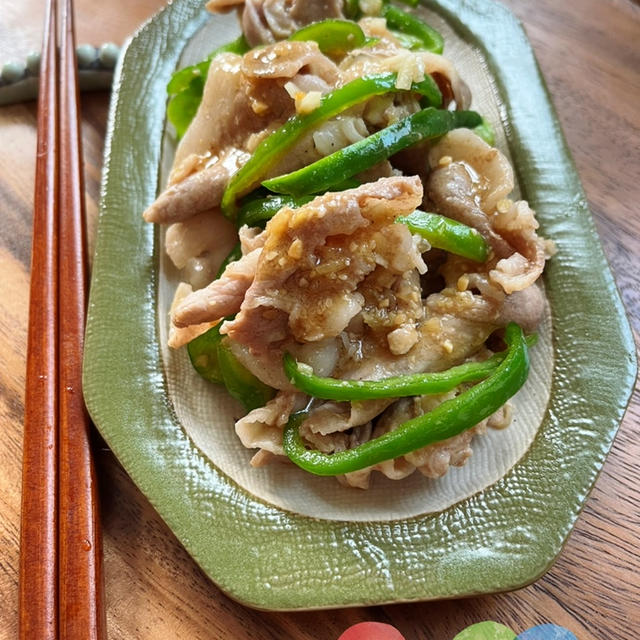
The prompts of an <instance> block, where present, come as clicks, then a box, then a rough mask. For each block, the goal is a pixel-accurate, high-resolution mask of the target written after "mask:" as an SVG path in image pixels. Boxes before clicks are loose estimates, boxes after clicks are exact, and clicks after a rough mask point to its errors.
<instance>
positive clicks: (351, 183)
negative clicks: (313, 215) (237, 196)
mask: <svg viewBox="0 0 640 640" xmlns="http://www.w3.org/2000/svg"><path fill="white" fill-rule="evenodd" d="M359 186H360V182H359V181H358V180H354V179H352V178H350V179H349V180H345V181H344V182H342V183H340V184H337V185H335V187H334V191H345V190H346V189H355V188H356V187H359ZM265 193H268V192H267V190H266V189H257V190H256V191H254V192H253V193H252V194H251V195H250V196H247V198H245V199H244V200H243V202H242V206H241V207H240V211H238V217H237V218H236V224H237V225H238V228H240V227H242V226H243V225H245V224H246V225H247V226H248V227H262V228H264V226H265V225H266V223H267V222H268V221H269V220H271V218H273V216H275V215H276V213H278V211H280V209H282V208H283V207H290V208H291V209H298V208H299V207H302V206H304V205H305V204H307V203H308V202H311V200H313V199H314V198H315V195H308V196H302V197H300V198H294V197H293V196H286V195H274V194H269V195H267V196H266V197H264V194H265ZM254 194H259V195H256V197H255V198H254V197H253V195H254Z"/></svg>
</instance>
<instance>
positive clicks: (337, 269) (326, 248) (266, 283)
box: [222, 177, 422, 355]
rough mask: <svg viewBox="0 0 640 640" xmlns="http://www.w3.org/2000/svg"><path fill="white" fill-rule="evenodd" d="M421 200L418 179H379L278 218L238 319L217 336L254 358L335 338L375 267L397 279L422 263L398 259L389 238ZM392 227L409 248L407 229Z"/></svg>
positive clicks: (356, 308) (412, 255) (407, 256)
mask: <svg viewBox="0 0 640 640" xmlns="http://www.w3.org/2000/svg"><path fill="white" fill-rule="evenodd" d="M421 197H422V185H421V183H420V181H419V179H418V178H406V177H397V178H382V179H380V180H378V181H377V182H374V183H367V184H364V185H362V186H361V187H358V188H357V189H351V190H348V191H342V192H339V193H327V194H325V195H324V196H319V197H317V198H315V199H314V200H313V201H311V202H310V203H309V204H307V205H305V206H303V207H301V208H299V209H295V210H293V209H289V208H284V209H282V210H281V211H279V212H278V213H277V214H276V216H274V217H273V218H272V219H271V220H270V221H269V223H268V225H267V228H266V242H265V245H264V248H263V250H262V254H261V256H260V260H259V263H258V269H257V272H256V277H255V279H254V282H253V284H252V285H251V287H250V289H249V290H248V291H247V295H246V296H245V299H244V302H243V303H242V307H241V310H240V313H239V314H238V315H237V317H236V318H235V320H233V321H232V322H229V323H226V324H225V326H224V327H223V329H222V331H223V332H225V333H228V335H229V337H230V338H231V339H232V340H235V341H236V342H239V343H241V344H244V345H246V346H247V347H249V348H250V349H251V351H252V352H253V353H254V354H256V355H257V354H261V353H262V354H264V353H266V352H268V351H269V350H270V348H271V346H272V345H273V344H274V343H277V342H279V341H281V340H283V338H284V337H286V336H288V335H291V336H292V337H293V338H294V339H295V340H297V341H299V342H312V341H318V340H323V339H325V338H327V337H332V336H337V335H338V334H339V333H340V332H341V331H342V330H343V329H344V328H345V327H346V326H347V325H348V324H349V322H350V320H351V319H352V318H353V317H354V316H355V315H357V314H358V313H359V312H360V310H361V309H362V307H363V305H364V297H363V296H362V294H360V293H358V291H357V287H358V284H359V283H360V282H361V281H362V280H363V279H364V278H365V277H366V276H367V275H368V274H369V273H371V272H372V271H373V270H374V269H375V268H376V266H377V265H379V264H384V265H385V266H387V267H388V269H389V270H390V271H391V272H393V273H396V274H402V273H405V272H406V271H410V270H411V269H413V268H415V267H416V265H417V264H421V263H422V260H421V258H420V255H419V254H418V253H417V252H416V251H415V250H414V251H413V252H409V253H402V252H399V251H398V232H397V231H396V230H395V229H394V232H393V233H391V232H390V228H391V227H392V226H393V224H394V221H395V219H396V217H397V216H399V215H404V214H407V213H410V212H411V211H413V210H414V209H415V208H416V206H417V205H418V204H419V203H420V201H421ZM398 228H399V229H400V230H403V231H404V232H405V233H406V235H407V237H408V245H410V246H411V247H413V243H412V241H411V234H410V233H409V231H408V229H406V228H405V227H402V226H400V225H398ZM265 326H268V331H265V330H264V327H265Z"/></svg>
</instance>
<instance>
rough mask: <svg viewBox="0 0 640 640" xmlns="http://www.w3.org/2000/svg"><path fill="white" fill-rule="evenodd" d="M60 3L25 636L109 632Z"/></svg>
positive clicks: (44, 130) (37, 331) (78, 180)
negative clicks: (85, 383)
mask: <svg viewBox="0 0 640 640" xmlns="http://www.w3.org/2000/svg"><path fill="white" fill-rule="evenodd" d="M62 2H63V7H62V33H61V45H60V54H59V57H60V60H59V62H58V60H57V54H58V51H57V10H58V7H57V3H56V0H49V4H48V9H47V17H46V24H45V37H44V41H43V56H42V66H41V73H40V100H39V105H38V157H37V160H36V188H35V210H34V231H33V249H32V267H31V273H32V280H31V292H30V295H31V301H30V316H29V333H28V337H29V341H28V350H27V387H26V396H25V432H24V443H25V444H24V459H23V498H22V527H21V552H20V609H19V610H20V637H21V638H22V639H24V640H26V639H27V638H28V639H31V638H37V639H38V640H49V639H52V640H53V639H55V638H65V639H70V640H74V639H76V638H77V639H78V640H94V639H95V640H99V639H101V638H103V637H104V635H105V619H104V606H103V589H102V584H103V582H102V553H101V540H100V527H99V519H98V509H97V503H98V501H97V488H96V481H95V470H94V467H93V461H92V456H91V447H90V426H91V425H90V421H89V418H88V415H87V412H86V409H85V406H84V401H83V398H82V378H81V372H82V350H83V337H84V325H85V313H86V303H87V288H88V274H87V260H86V242H85V227H84V181H83V176H82V149H81V132H80V113H79V108H78V89H77V72H76V69H77V67H76V56H75V37H74V25H73V6H72V0H62ZM58 86H59V87H60V88H59V91H58V90H57V87H58Z"/></svg>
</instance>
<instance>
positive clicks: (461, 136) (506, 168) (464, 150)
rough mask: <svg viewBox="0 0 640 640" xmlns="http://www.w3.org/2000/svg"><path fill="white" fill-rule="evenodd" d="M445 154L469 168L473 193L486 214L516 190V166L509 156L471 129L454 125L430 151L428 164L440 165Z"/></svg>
mask: <svg viewBox="0 0 640 640" xmlns="http://www.w3.org/2000/svg"><path fill="white" fill-rule="evenodd" d="M443 158H449V159H450V161H451V162H462V163H464V164H465V165H466V166H467V168H468V169H470V171H469V172H470V174H471V178H472V181H473V185H474V189H475V194H474V195H475V197H476V199H477V200H478V204H479V206H480V208H481V209H482V210H483V211H484V212H485V213H486V214H491V213H493V211H494V210H495V208H496V205H497V204H498V202H500V200H502V199H504V198H506V197H507V196H508V195H509V194H510V193H511V192H512V191H513V187H514V178H513V169H512V168H511V164H510V163H509V161H508V160H507V158H506V157H505V156H504V154H503V153H502V152H501V151H500V150H499V149H496V148H495V147H492V146H490V145H488V144H487V143H486V142H485V141H484V140H483V139H482V138H480V137H479V136H478V135H476V134H475V133H474V132H473V131H471V130H470V129H454V130H453V131H450V132H449V133H448V134H447V135H445V136H444V137H443V138H442V139H441V140H440V141H439V142H438V144H436V145H435V146H434V147H433V148H432V149H431V151H430V152H429V165H430V166H431V168H432V169H437V168H438V167H440V166H441V162H442V160H443Z"/></svg>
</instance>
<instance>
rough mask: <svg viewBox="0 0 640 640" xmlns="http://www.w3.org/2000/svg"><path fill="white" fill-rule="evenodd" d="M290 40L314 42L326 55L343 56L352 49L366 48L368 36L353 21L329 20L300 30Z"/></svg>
mask: <svg viewBox="0 0 640 640" xmlns="http://www.w3.org/2000/svg"><path fill="white" fill-rule="evenodd" d="M289 40H294V41H296V40H301V41H308V40H313V41H314V42H317V43H318V47H319V49H320V51H322V53H324V54H325V55H328V56H342V55H344V54H345V53H346V52H347V51H351V49H356V48H358V47H362V46H364V45H365V44H366V42H367V36H366V35H365V34H364V31H363V30H362V29H361V28H360V26H359V25H358V24H357V23H355V22H352V21H351V20H331V19H329V20H322V21H320V22H314V23H312V24H310V25H308V26H306V27H302V29H298V31H296V32H295V33H293V34H291V35H290V36H289Z"/></svg>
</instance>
